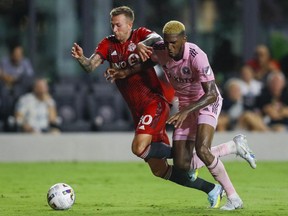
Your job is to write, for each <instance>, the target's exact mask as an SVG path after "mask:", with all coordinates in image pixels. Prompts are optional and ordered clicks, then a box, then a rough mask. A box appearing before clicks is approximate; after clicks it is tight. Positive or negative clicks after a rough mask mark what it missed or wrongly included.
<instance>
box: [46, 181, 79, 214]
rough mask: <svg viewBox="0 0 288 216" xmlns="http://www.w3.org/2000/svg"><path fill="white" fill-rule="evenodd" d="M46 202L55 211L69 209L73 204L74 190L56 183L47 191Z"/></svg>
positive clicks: (66, 185)
mask: <svg viewBox="0 0 288 216" xmlns="http://www.w3.org/2000/svg"><path fill="white" fill-rule="evenodd" d="M47 202H48V204H49V206H50V207H51V208H52V209H55V210H66V209H70V208H71V207H72V205H73V204H74V202H75V193H74V190H73V188H72V187H70V186H69V185H68V184H65V183H57V184H55V185H53V186H52V187H51V188H50V189H49V190H48V193H47Z"/></svg>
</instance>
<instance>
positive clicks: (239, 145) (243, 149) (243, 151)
mask: <svg viewBox="0 0 288 216" xmlns="http://www.w3.org/2000/svg"><path fill="white" fill-rule="evenodd" d="M233 141H234V142H235V144H236V151H237V152H236V155H239V156H240V157H242V158H243V159H244V160H246V161H247V162H248V163H249V164H250V166H251V167H252V168H253V169H255V168H256V166H257V165H256V160H255V154H254V153H253V152H252V150H251V149H250V148H249V146H248V143H247V139H246V136H244V135H243V134H239V135H236V136H235V137H234V138H233Z"/></svg>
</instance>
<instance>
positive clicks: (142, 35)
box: [138, 27, 153, 41]
mask: <svg viewBox="0 0 288 216" xmlns="http://www.w3.org/2000/svg"><path fill="white" fill-rule="evenodd" d="M151 33H153V31H151V30H149V29H147V28H145V27H140V28H138V37H139V39H140V41H142V40H145V39H146V37H147V36H148V35H149V34H151Z"/></svg>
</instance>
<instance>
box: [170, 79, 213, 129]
mask: <svg viewBox="0 0 288 216" xmlns="http://www.w3.org/2000/svg"><path fill="white" fill-rule="evenodd" d="M201 84H202V87H203V89H204V92H205V94H204V95H203V96H202V97H201V98H200V99H199V100H198V101H197V102H195V103H192V104H190V105H189V106H187V107H185V108H184V109H182V110H181V111H180V112H178V113H176V114H175V115H172V116H171V117H170V118H169V119H168V120H167V123H168V124H174V125H175V127H176V128H178V127H181V125H182V123H183V121H184V120H185V119H186V118H187V116H188V115H189V113H191V112H194V111H196V110H200V109H202V108H203V107H206V106H208V105H209V104H211V103H214V102H215V101H216V100H217V97H218V92H217V89H216V84H215V81H214V80H213V81H209V82H203V83H201Z"/></svg>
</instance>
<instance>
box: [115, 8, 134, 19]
mask: <svg viewBox="0 0 288 216" xmlns="http://www.w3.org/2000/svg"><path fill="white" fill-rule="evenodd" d="M120 14H124V15H125V16H126V17H128V18H129V19H130V20H131V21H132V22H133V21H134V11H133V10H132V9H131V8H129V7H127V6H121V7H117V8H113V9H112V10H111V12H110V16H111V17H113V16H118V15H120Z"/></svg>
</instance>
